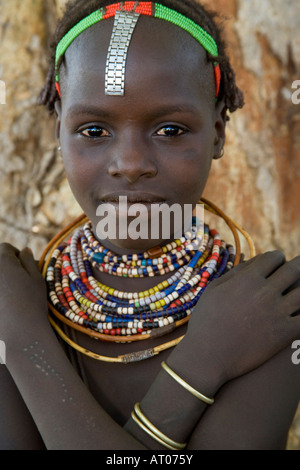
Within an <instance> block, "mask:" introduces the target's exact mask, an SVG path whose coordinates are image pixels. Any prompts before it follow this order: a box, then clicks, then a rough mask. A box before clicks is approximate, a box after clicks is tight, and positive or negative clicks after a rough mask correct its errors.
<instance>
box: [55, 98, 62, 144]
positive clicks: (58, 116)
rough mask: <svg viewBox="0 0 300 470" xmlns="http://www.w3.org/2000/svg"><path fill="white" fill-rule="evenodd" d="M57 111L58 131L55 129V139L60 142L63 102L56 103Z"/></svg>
mask: <svg viewBox="0 0 300 470" xmlns="http://www.w3.org/2000/svg"><path fill="white" fill-rule="evenodd" d="M54 106H55V111H56V129H55V137H56V140H57V141H58V142H59V139H60V122H61V101H55V104H54Z"/></svg>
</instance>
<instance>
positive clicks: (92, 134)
mask: <svg viewBox="0 0 300 470" xmlns="http://www.w3.org/2000/svg"><path fill="white" fill-rule="evenodd" d="M80 134H81V135H84V136H85V137H89V138H90V139H99V138H100V137H108V136H109V135H110V134H109V132H108V131H107V130H106V129H103V128H102V127H99V126H91V127H88V128H86V129H84V130H83V131H81V132H80Z"/></svg>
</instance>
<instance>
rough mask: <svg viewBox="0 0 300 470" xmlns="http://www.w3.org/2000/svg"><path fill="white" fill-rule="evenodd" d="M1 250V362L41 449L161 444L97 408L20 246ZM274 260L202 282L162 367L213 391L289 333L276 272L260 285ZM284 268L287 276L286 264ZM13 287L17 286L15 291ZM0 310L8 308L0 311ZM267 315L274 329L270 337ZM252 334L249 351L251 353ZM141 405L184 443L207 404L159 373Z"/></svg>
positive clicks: (293, 329)
mask: <svg viewBox="0 0 300 470" xmlns="http://www.w3.org/2000/svg"><path fill="white" fill-rule="evenodd" d="M1 251H2V253H1V266H2V267H3V268H5V269H3V271H2V273H4V272H5V276H4V275H2V279H1V281H2V282H1V293H2V294H3V295H1V297H0V298H1V305H0V306H1V308H0V311H1V315H0V331H1V332H2V333H3V336H2V338H3V340H5V341H6V344H7V346H8V347H7V367H8V370H9V372H10V374H11V376H12V378H13V380H14V382H15V383H16V385H17V387H18V389H19V391H20V393H21V395H22V397H23V399H24V401H25V403H26V405H27V407H28V409H29V411H30V413H31V415H32V417H33V419H34V421H35V423H36V425H37V428H38V430H39V432H40V434H41V436H42V439H43V441H44V443H45V446H46V447H47V448H48V449H107V450H109V449H114V450H117V449H140V448H143V445H145V446H146V448H150V449H155V448H161V447H160V445H158V447H157V445H156V442H155V441H153V440H152V439H151V438H149V439H148V437H147V435H145V433H144V432H143V431H141V429H140V428H139V427H138V426H137V425H136V423H135V422H133V421H132V420H130V421H129V423H128V425H127V427H126V429H122V428H121V427H119V426H118V425H117V424H116V423H115V422H114V421H113V420H112V419H111V418H110V416H108V415H107V413H106V412H105V411H104V410H103V409H102V408H101V407H100V406H99V404H98V403H97V402H96V401H95V399H94V398H93V396H92V395H91V394H90V393H89V391H88V390H87V389H86V387H85V386H84V384H83V383H82V382H81V380H80V378H79V377H78V376H77V374H76V372H75V371H74V370H73V369H72V368H71V367H70V363H69V362H68V360H67V358H66V356H65V354H64V352H63V351H62V349H61V348H60V346H59V345H58V343H57V340H56V338H55V336H54V335H53V332H52V330H51V328H50V327H49V324H48V321H47V318H46V311H47V305H46V300H45V299H46V294H45V290H44V289H45V286H44V283H43V280H42V279H41V276H40V274H39V273H38V271H37V268H36V265H35V262H34V260H33V258H32V256H31V255H30V254H29V253H27V252H26V251H23V252H21V253H18V252H16V250H14V249H13V248H12V247H10V246H7V245H5V246H2V248H1ZM282 263H283V260H282V256H281V257H279V256H278V255H273V256H271V255H270V254H268V255H266V256H264V257H263V258H259V259H258V261H256V262H255V263H254V262H252V263H251V262H250V263H249V264H246V265H245V266H244V267H242V268H239V270H237V271H236V272H235V273H234V274H231V276H227V279H226V280H225V279H224V280H222V281H221V280H220V281H215V288H214V289H207V293H206V294H205V296H203V301H202V302H201V309H199V310H198V311H195V314H196V315H193V318H192V320H191V322H190V325H189V329H188V333H187V335H186V337H185V339H184V340H183V341H182V342H181V343H180V344H179V345H178V346H177V347H176V348H175V350H174V351H173V352H172V354H171V355H170V356H169V359H168V363H169V366H170V367H171V368H173V369H174V370H175V371H176V372H177V373H178V374H179V375H181V376H182V377H183V378H185V380H186V381H187V382H189V383H190V384H191V385H193V386H194V387H195V388H197V389H198V390H199V391H201V392H202V393H204V394H205V395H207V396H214V395H216V393H217V391H218V389H220V388H221V387H222V385H223V384H224V383H226V382H228V381H229V380H231V379H234V378H236V377H239V376H240V375H243V374H245V373H247V372H249V371H251V370H253V369H255V368H256V367H258V366H259V365H261V364H262V363H263V362H265V361H266V360H267V359H268V358H270V357H272V356H274V355H275V354H276V353H277V352H278V351H279V350H281V349H283V348H284V346H285V345H286V343H287V342H288V341H290V340H291V339H292V338H294V337H297V335H298V334H300V328H299V327H300V322H299V319H298V318H294V319H293V323H292V324H291V322H290V321H289V320H287V318H289V316H288V315H285V314H283V303H284V305H285V302H283V301H282V299H280V296H281V294H280V293H278V294H277V297H276V295H275V291H273V287H276V289H277V290H276V292H280V291H278V283H279V284H280V282H279V281H278V279H277V278H275V280H274V281H273V282H271V283H268V287H269V289H266V285H265V284H266V283H265V282H264V281H263V278H264V279H266V277H265V276H266V271H268V273H269V274H270V273H271V272H273V271H275V270H276V268H278V266H280V265H282ZM295 264H297V263H296V262H294V264H291V265H290V266H289V269H288V271H289V272H290V274H289V276H288V277H289V282H290V283H291V284H292V283H293V282H294V281H293V282H291V280H292V278H293V279H294V278H295V276H296V272H297V275H298V276H299V272H298V271H297V269H298V268H297V269H295V267H294V265H295ZM266 265H267V266H268V268H266ZM251 266H252V268H251ZM237 272H238V273H239V276H238V279H241V282H242V286H243V288H241V289H239V290H237V282H235V283H232V282H231V280H232V279H233V278H234V277H235V274H236V273H237ZM257 272H259V275H257V274H255V273H257ZM283 274H284V275H285V276H283V277H286V274H287V272H286V270H285V271H284V273H283ZM224 278H225V276H224ZM225 281H226V282H227V285H226V286H225V288H224V284H225ZM258 281H259V282H258ZM286 282H287V281H285V282H284V283H283V284H284V286H285V284H286ZM33 283H34V285H35V287H36V289H35V293H34V298H33V293H32V284H33ZM281 284H282V283H281ZM283 284H282V286H281V287H283ZM14 286H22V290H21V292H20V291H19V293H18V296H16V290H15V288H14ZM254 288H255V289H258V294H257V295H256V299H254V301H253V299H252V303H250V304H249V302H248V303H247V302H244V303H242V300H243V298H242V299H241V298H240V296H241V295H242V297H243V296H244V299H245V297H247V295H248V299H249V298H251V294H253V293H254V291H253V289H254ZM286 288H287V287H286ZM237 292H238V294H237ZM224 293H227V294H226V295H225V294H224ZM249 294H250V296H249ZM224 295H225V297H224ZM285 300H286V299H285ZM288 300H289V304H290V309H291V306H292V304H293V302H294V303H295V302H296V303H297V302H299V300H298V298H297V299H296V295H295V294H293V296H292V297H290V298H289V299H288ZM227 302H230V304H228V305H227ZM257 302H259V305H260V306H261V308H262V310H261V311H262V312H264V315H263V317H262V315H261V314H260V310H258V305H257ZM218 305H219V306H220V305H222V307H223V309H225V314H224V316H223V315H220V314H218V310H217V308H216V307H217V306H218ZM274 305H275V306H276V308H274ZM298 305H299V303H298ZM229 307H230V308H229ZM237 307H238V308H237ZM233 310H234V314H233ZM7 311H9V312H10V315H4V313H5V312H7ZM250 314H251V319H250V318H249V315H250ZM224 317H225V318H226V321H224ZM271 320H272V322H273V325H274V327H272V328H273V333H272V334H271V336H270V334H269V330H270V325H271V324H272V322H271ZM17 322H18V328H17V332H18V334H16V324H17ZM268 335H269V337H267V336H268ZM295 335H296V336H295ZM263 339H264V340H263ZM229 340H230V342H229ZM254 341H255V342H256V346H257V349H255V350H254V351H253V348H251V347H252V346H253V343H254ZM214 406H215V405H214ZM141 407H142V410H143V411H144V413H145V414H146V416H147V417H148V418H149V419H150V420H151V421H152V422H153V423H154V424H155V425H156V426H157V427H158V428H159V429H160V430H161V431H162V432H163V433H165V434H166V435H168V436H170V437H171V438H172V439H174V440H175V441H179V442H185V441H186V440H187V439H189V437H190V435H191V434H192V431H193V430H194V428H195V426H196V424H197V422H199V420H200V418H201V416H202V414H203V413H204V411H205V410H206V408H207V405H205V404H204V403H202V402H201V401H200V400H198V399H196V398H195V397H194V396H193V395H191V394H190V393H187V391H186V390H185V389H184V388H183V387H181V386H180V385H178V384H177V383H176V382H174V380H173V379H172V378H171V377H170V376H169V375H168V374H166V373H165V372H164V371H161V372H160V373H159V374H158V376H157V379H156V380H155V381H154V383H153V385H152V387H151V388H150V390H149V392H148V393H147V395H146V396H145V398H144V400H143V401H142V403H141ZM127 431H129V432H127ZM132 436H133V437H132ZM139 441H140V442H142V444H143V445H142V444H140V443H139Z"/></svg>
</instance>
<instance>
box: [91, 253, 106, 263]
mask: <svg viewBox="0 0 300 470" xmlns="http://www.w3.org/2000/svg"><path fill="white" fill-rule="evenodd" d="M104 256H105V255H104V254H103V253H94V254H93V256H92V260H93V261H95V262H96V263H103V261H104Z"/></svg>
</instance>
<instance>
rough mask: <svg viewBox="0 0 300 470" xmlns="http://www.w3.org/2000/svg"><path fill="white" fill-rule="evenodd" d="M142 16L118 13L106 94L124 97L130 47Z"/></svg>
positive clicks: (107, 71)
mask: <svg viewBox="0 0 300 470" xmlns="http://www.w3.org/2000/svg"><path fill="white" fill-rule="evenodd" d="M139 17H140V15H139V14H137V13H132V12H128V11H117V12H116V15H115V20H114V26H113V31H112V35H111V38H110V44H109V48H108V54H107V59H106V69H105V94H106V95H118V96H123V95H124V93H125V67H126V58H127V52H128V47H129V44H130V41H131V38H132V34H133V31H134V28H135V26H136V24H137V21H138V19H139Z"/></svg>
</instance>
